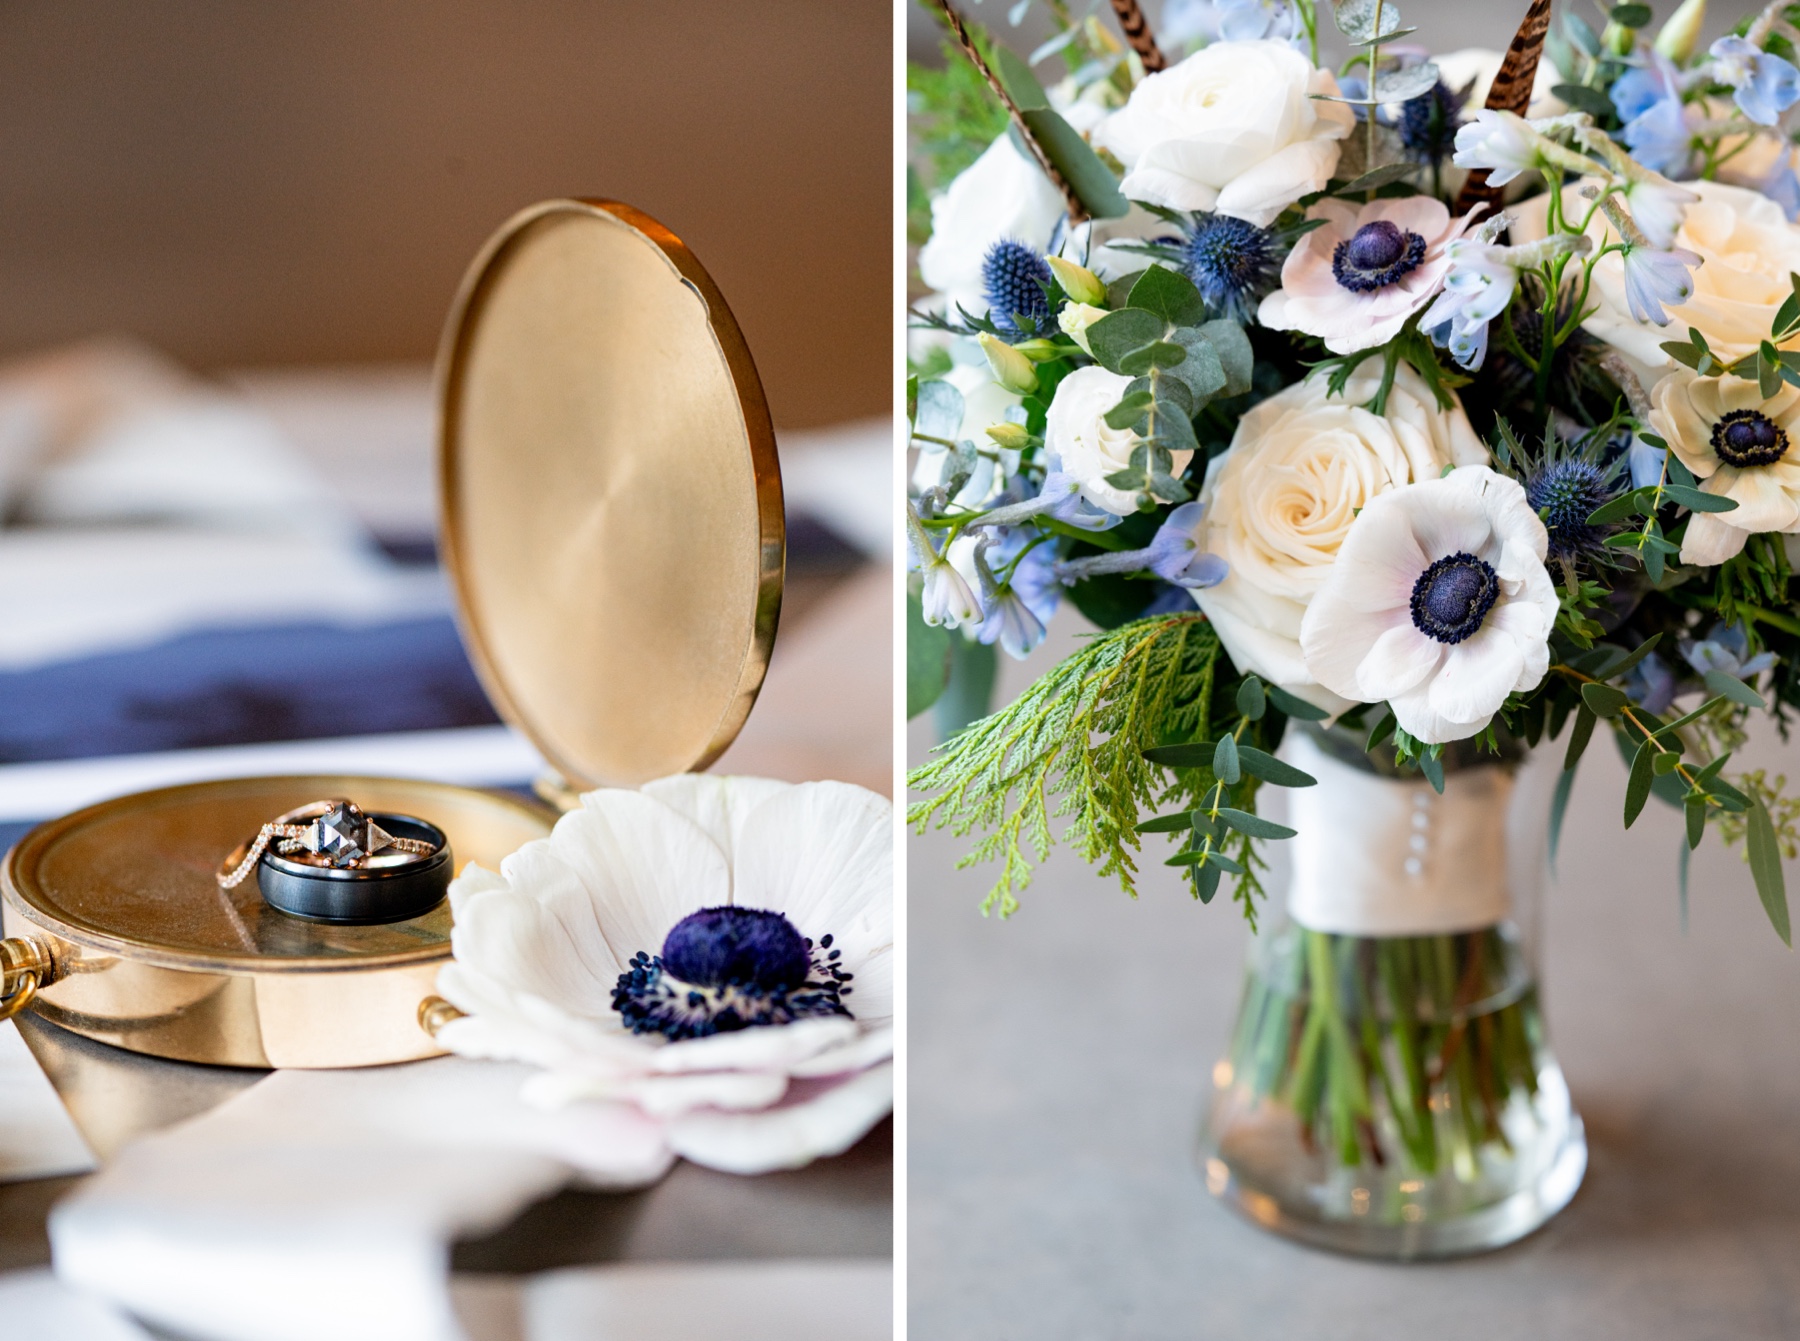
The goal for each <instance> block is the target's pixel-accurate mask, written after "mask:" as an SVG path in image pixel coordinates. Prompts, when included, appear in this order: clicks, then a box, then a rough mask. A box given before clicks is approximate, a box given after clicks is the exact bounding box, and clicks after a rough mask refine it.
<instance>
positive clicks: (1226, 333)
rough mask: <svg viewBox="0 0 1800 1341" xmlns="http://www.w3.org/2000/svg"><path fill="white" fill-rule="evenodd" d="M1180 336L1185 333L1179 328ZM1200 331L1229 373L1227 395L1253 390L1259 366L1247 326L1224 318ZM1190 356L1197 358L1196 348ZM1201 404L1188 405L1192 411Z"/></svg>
mask: <svg viewBox="0 0 1800 1341" xmlns="http://www.w3.org/2000/svg"><path fill="white" fill-rule="evenodd" d="M1175 334H1176V337H1177V338H1179V337H1180V335H1181V332H1179V331H1177V332H1176V333H1175ZM1200 334H1201V335H1203V336H1205V337H1206V343H1207V344H1208V345H1210V346H1211V347H1212V351H1213V353H1214V354H1216V355H1218V358H1219V366H1220V368H1221V369H1223V370H1224V373H1225V390H1224V394H1225V395H1227V396H1241V395H1243V394H1244V393H1245V392H1246V391H1248V390H1249V389H1250V379H1251V375H1252V374H1253V373H1254V372H1255V369H1256V355H1255V352H1254V351H1253V350H1252V349H1251V348H1250V337H1249V336H1247V335H1245V334H1244V328H1243V327H1242V326H1240V325H1238V324H1237V322H1235V321H1231V320H1228V319H1226V318H1224V317H1220V318H1218V319H1217V320H1214V321H1209V322H1206V323H1205V324H1204V325H1202V326H1201V327H1200ZM1188 357H1189V358H1192V357H1193V350H1192V349H1189V350H1188ZM1199 408H1200V407H1199V406H1198V405H1190V406H1188V413H1189V414H1192V413H1193V412H1194V411H1195V410H1197V409H1199Z"/></svg>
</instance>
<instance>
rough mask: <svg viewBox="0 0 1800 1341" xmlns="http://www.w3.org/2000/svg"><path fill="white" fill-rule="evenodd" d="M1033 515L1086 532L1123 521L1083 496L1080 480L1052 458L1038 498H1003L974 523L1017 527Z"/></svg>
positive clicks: (984, 525) (1105, 527)
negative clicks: (1015, 499)
mask: <svg viewBox="0 0 1800 1341" xmlns="http://www.w3.org/2000/svg"><path fill="white" fill-rule="evenodd" d="M1020 492H1023V490H1020ZM1014 497H1015V498H1016V495H1014ZM1033 517H1054V518H1055V519H1056V520H1057V521H1059V522H1062V523H1063V524H1064V525H1066V526H1073V527H1076V528H1078V529H1080V530H1083V531H1107V530H1111V529H1112V528H1113V527H1115V526H1117V525H1118V524H1119V523H1120V522H1121V521H1122V520H1124V519H1123V518H1121V517H1115V516H1114V515H1113V514H1112V513H1110V512H1105V511H1102V510H1101V509H1100V508H1097V507H1095V506H1094V505H1093V504H1092V503H1090V502H1088V501H1087V499H1085V498H1083V497H1082V495H1081V481H1080V480H1078V479H1076V478H1075V477H1074V476H1073V475H1069V474H1065V473H1064V472H1063V470H1062V466H1061V463H1060V462H1059V461H1058V460H1057V459H1056V458H1055V457H1051V458H1050V473H1049V474H1048V475H1046V476H1045V477H1044V484H1043V487H1042V488H1041V489H1040V490H1038V495H1037V497H1036V498H1031V499H1027V500H1025V501H1024V502H1015V501H1013V499H1012V498H1006V497H1002V499H1001V500H1000V506H998V507H995V508H994V509H992V510H991V511H989V512H987V513H985V514H984V515H983V516H982V517H981V519H980V520H979V521H978V522H974V523H971V525H972V526H983V527H987V526H1017V525H1018V524H1019V523H1020V522H1023V521H1028V520H1030V519H1031V518H1033Z"/></svg>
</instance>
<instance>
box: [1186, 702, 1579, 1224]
mask: <svg viewBox="0 0 1800 1341" xmlns="http://www.w3.org/2000/svg"><path fill="white" fill-rule="evenodd" d="M1283 753H1284V755H1286V756H1287V757H1289V758H1290V759H1292V760H1293V762H1294V763H1295V764H1297V765H1298V766H1299V767H1301V768H1304V769H1305V770H1306V771H1307V772H1309V773H1311V774H1312V775H1313V776H1314V777H1316V778H1317V779H1318V785H1317V786H1316V787H1310V788H1305V789H1296V790H1293V791H1291V792H1289V793H1287V795H1288V797H1289V801H1288V804H1289V821H1288V822H1289V823H1290V824H1291V825H1292V826H1293V827H1294V828H1296V829H1297V830H1298V831H1299V832H1298V835H1297V836H1296V837H1294V838H1293V839H1291V840H1289V841H1288V842H1287V843H1285V844H1282V845H1280V846H1282V847H1284V848H1286V849H1288V851H1287V854H1286V855H1287V856H1288V858H1289V861H1290V864H1291V871H1290V873H1289V880H1288V891H1287V899H1286V908H1285V910H1284V912H1282V913H1280V914H1278V915H1276V916H1275V917H1274V918H1273V919H1272V920H1271V921H1270V922H1269V924H1268V925H1266V926H1265V927H1264V928H1263V930H1262V931H1261V932H1260V933H1259V934H1258V935H1257V937H1256V938H1255V940H1254V941H1253V942H1252V945H1251V950H1250V954H1249V964H1248V971H1247V973H1246V980H1245V986H1244V993H1243V998H1242V1002H1241V1004H1240V1007H1239V1011H1238V1018H1237V1022H1236V1026H1235V1028H1234V1029H1233V1031H1232V1036H1231V1043H1230V1047H1229V1049H1228V1051H1227V1052H1226V1054H1225V1056H1224V1057H1223V1058H1221V1059H1220V1061H1219V1062H1218V1064H1217V1065H1216V1066H1215V1067H1214V1069H1213V1085H1214V1089H1213V1096H1212V1101H1211V1104H1210V1108H1209V1111H1208V1113H1207V1117H1206V1121H1205V1125H1204V1128H1203V1132H1202V1138H1201V1163H1202V1167H1203V1170H1204V1172H1205V1176H1206V1184H1207V1187H1208V1189H1209V1190H1210V1191H1211V1192H1212V1193H1213V1194H1214V1195H1215V1196H1217V1197H1219V1198H1221V1199H1222V1200H1224V1201H1225V1202H1227V1203H1228V1204H1230V1205H1232V1206H1233V1207H1235V1208H1237V1209H1238V1210H1239V1211H1241V1212H1242V1213H1243V1214H1245V1215H1246V1216H1248V1217H1249V1218H1250V1219H1251V1220H1253V1221H1254V1222H1255V1223H1257V1224H1259V1225H1261V1226H1263V1227H1264V1228H1267V1229H1270V1230H1273V1231H1274V1232H1276V1233H1279V1234H1284V1235H1287V1236H1288V1237H1291V1238H1295V1239H1300V1240H1302V1241H1305V1242H1308V1243H1312V1244H1316V1245H1319V1246H1321V1247H1326V1248H1332V1249H1337V1250H1339V1251H1343V1252H1349V1253H1356V1254H1360V1255H1364V1256H1370V1257H1382V1258H1391V1259H1410V1258H1430V1257H1446V1256H1453V1255H1456V1254H1461V1253H1471V1252H1480V1251H1483V1250H1486V1249H1490V1248H1497V1247H1500V1246H1501V1245H1503V1244H1506V1243H1511V1242H1513V1241H1514V1240H1516V1239H1519V1238H1522V1237H1523V1236H1524V1235H1526V1234H1529V1233H1530V1232H1531V1231H1532V1230H1534V1229H1536V1228H1538V1227H1539V1226H1540V1225H1542V1224H1543V1223H1544V1222H1545V1221H1547V1220H1549V1219H1550V1217H1552V1216H1553V1215H1555V1214H1556V1213H1557V1212H1558V1211H1559V1210H1561V1209H1562V1208H1563V1207H1564V1206H1565V1205H1567V1204H1568V1202H1569V1199H1570V1198H1571V1197H1573V1196H1574V1195H1575V1190H1576V1188H1577V1187H1578V1186H1579V1185H1580V1183H1581V1178H1582V1174H1583V1173H1584V1172H1585V1170H1586V1168H1587V1145H1586V1141H1585V1139H1584V1137H1583V1134H1582V1126H1581V1119H1580V1117H1579V1116H1578V1115H1577V1114H1576V1112H1575V1110H1574V1108H1573V1106H1572V1105H1571V1103H1570V1101H1569V1091H1568V1086H1567V1085H1566V1084H1565V1083H1564V1081H1563V1076H1562V1071H1561V1069H1560V1068H1559V1067H1558V1066H1557V1064H1556V1059H1555V1058H1554V1057H1553V1056H1552V1055H1551V1052H1550V1048H1549V1045H1548V1043H1547V1042H1546V1039H1545V1035H1544V1020H1543V1014H1542V1010H1541V1008H1540V1002H1539V992H1538V986H1537V972H1536V962H1537V955H1536V932H1537V913H1538V907H1539V904H1540V902H1541V898H1542V894H1543V887H1544V883H1545V880H1546V878H1547V875H1548V866H1549V860H1548V826H1549V812H1550V789H1551V786H1552V785H1553V783H1554V780H1555V771H1556V763H1557V761H1554V760H1523V761H1513V762H1508V763H1474V764H1472V766H1469V767H1465V768H1456V767H1454V762H1455V761H1454V760H1452V761H1451V763H1452V765H1453V766H1452V767H1450V768H1448V769H1447V770H1446V777H1445V787H1444V792H1443V794H1442V795H1441V796H1440V795H1439V794H1438V793H1437V792H1436V791H1435V790H1434V789H1433V788H1432V787H1431V785H1430V784H1429V783H1427V782H1425V781H1424V780H1423V779H1420V778H1419V777H1418V776H1417V775H1416V774H1415V775H1413V776H1411V777H1402V776H1396V775H1393V771H1392V770H1388V775H1384V774H1383V772H1382V771H1379V770H1380V765H1379V764H1378V763H1377V762H1376V761H1371V760H1370V759H1369V757H1368V756H1367V755H1365V754H1363V753H1362V751H1361V750H1360V749H1359V748H1358V747H1357V746H1356V745H1354V744H1349V743H1345V742H1341V741H1339V740H1337V739H1336V738H1334V736H1333V734H1332V733H1330V732H1325V731H1321V730H1319V729H1317V728H1304V729H1297V730H1294V731H1292V732H1291V733H1290V739H1289V741H1288V743H1287V745H1285V746H1284V750H1283Z"/></svg>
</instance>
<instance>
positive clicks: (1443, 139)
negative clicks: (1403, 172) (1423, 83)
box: [1399, 79, 1465, 163]
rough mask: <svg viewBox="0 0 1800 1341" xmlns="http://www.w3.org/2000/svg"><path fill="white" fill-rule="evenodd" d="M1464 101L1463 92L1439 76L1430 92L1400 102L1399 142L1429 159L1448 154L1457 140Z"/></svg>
mask: <svg viewBox="0 0 1800 1341" xmlns="http://www.w3.org/2000/svg"><path fill="white" fill-rule="evenodd" d="M1464 101H1465V98H1464V95H1463V94H1461V93H1458V92H1457V91H1456V90H1455V89H1453V88H1451V87H1450V86H1449V85H1448V84H1446V83H1445V82H1444V81H1443V80H1441V79H1440V80H1438V82H1437V83H1436V84H1434V85H1432V87H1431V89H1430V90H1429V91H1428V92H1425V93H1421V94H1420V95H1419V96H1418V97H1416V98H1409V99H1407V100H1406V101H1405V102H1403V103H1401V104H1400V118H1399V130H1400V142H1401V143H1402V144H1404V145H1405V146H1406V150H1407V152H1408V153H1410V154H1411V155H1412V156H1413V157H1414V158H1419V159H1423V160H1425V161H1426V162H1428V163H1429V162H1435V161H1437V160H1438V159H1441V158H1444V157H1446V156H1447V155H1448V154H1449V153H1450V150H1451V149H1452V148H1453V147H1454V146H1455V144H1456V132H1457V128H1458V127H1460V126H1461V125H1462V109H1463V103H1464Z"/></svg>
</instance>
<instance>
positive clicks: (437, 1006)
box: [419, 996, 464, 1038]
mask: <svg viewBox="0 0 1800 1341" xmlns="http://www.w3.org/2000/svg"><path fill="white" fill-rule="evenodd" d="M463 1014H464V1012H462V1011H460V1010H458V1009H457V1008H456V1007H455V1006H453V1005H451V1004H450V1003H449V1002H448V1001H446V1000H444V998H443V997H441V996H428V997H426V998H425V999H424V1000H423V1001H421V1002H420V1003H419V1028H421V1029H423V1030H424V1031H425V1032H426V1033H428V1034H430V1035H431V1036H432V1037H433V1038H436V1037H437V1033H438V1030H440V1029H442V1028H443V1027H444V1026H445V1025H447V1024H449V1023H450V1021H452V1020H460V1019H462V1017H463Z"/></svg>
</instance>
